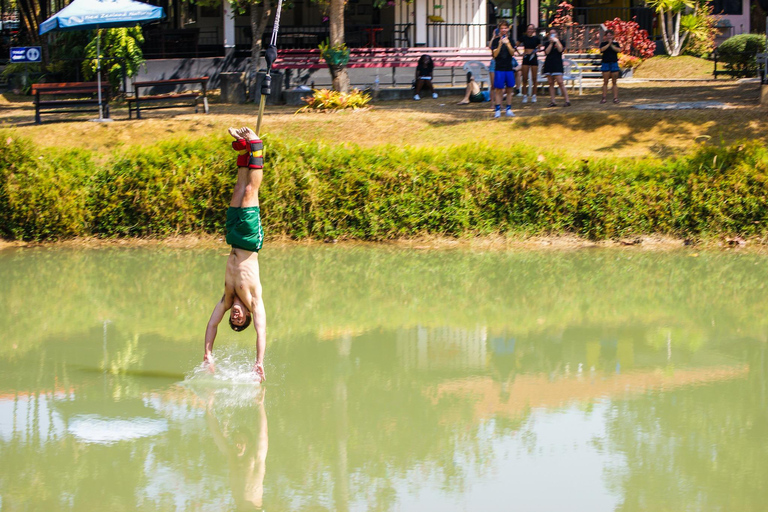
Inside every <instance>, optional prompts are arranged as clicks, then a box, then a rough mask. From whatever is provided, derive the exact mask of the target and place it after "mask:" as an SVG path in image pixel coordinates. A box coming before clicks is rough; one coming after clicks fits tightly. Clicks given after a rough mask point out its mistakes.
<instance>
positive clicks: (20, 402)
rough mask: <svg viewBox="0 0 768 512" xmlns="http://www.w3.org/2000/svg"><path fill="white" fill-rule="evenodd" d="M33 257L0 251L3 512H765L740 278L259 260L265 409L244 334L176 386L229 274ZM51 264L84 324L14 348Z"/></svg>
mask: <svg viewBox="0 0 768 512" xmlns="http://www.w3.org/2000/svg"><path fill="white" fill-rule="evenodd" d="M29 254H30V259H29V260H20V259H16V258H15V257H13V258H11V259H12V260H13V261H10V262H8V261H3V260H2V253H0V274H2V275H3V277H8V278H10V281H3V282H4V283H6V282H10V283H11V286H10V287H5V288H2V289H0V303H2V304H7V305H11V306H12V308H11V313H10V315H9V314H6V315H4V316H2V317H0V324H1V325H2V326H8V327H9V330H8V331H5V334H4V335H3V337H2V338H0V363H1V364H2V368H3V371H2V372H0V454H1V456H2V461H3V463H2V464H0V497H2V508H3V509H6V508H7V509H9V510H26V509H32V510H35V509H39V510H78V511H79V510H91V509H93V510H95V509H103V508H110V509H115V510H201V511H208V510H210V511H214V510H215V511H220V510H238V509H245V510H249V509H251V510H253V509H262V508H263V509H266V510H286V511H288V510H340V511H343V510H350V511H356V510H382V511H384V510H387V511H388V510H394V509H397V510H506V509H509V508H517V509H520V510H534V509H535V510H553V511H554V510H557V511H560V510H565V509H568V510H590V511H601V510H626V511H633V510H638V511H639V510H651V509H653V510H662V509H670V510H736V509H738V510H747V511H749V510H762V509H763V508H764V490H763V484H762V482H764V481H765V479H766V478H768V465H767V463H766V461H768V448H766V444H765V443H764V439H765V437H766V435H768V398H767V397H768V379H767V378H766V375H768V362H767V356H766V339H768V337H767V336H766V327H767V326H766V324H765V318H768V314H766V313H768V301H765V297H764V294H763V292H762V289H763V288H762V286H763V283H764V282H765V280H766V278H768V270H763V267H761V266H756V265H755V262H756V261H760V260H758V259H756V258H757V257H756V256H754V255H747V257H742V256H734V257H732V258H731V257H726V256H723V255H715V256H707V255H705V256H703V259H704V261H703V262H702V261H699V260H697V261H695V262H693V263H692V262H691V261H689V260H690V257H689V256H687V255H685V254H682V255H679V254H667V255H658V254H648V255H645V256H644V255H642V254H634V255H633V256H632V258H631V259H626V258H625V259H624V260H621V259H620V258H618V257H615V256H616V254H618V253H615V252H610V253H609V252H606V253H603V252H595V253H591V254H590V255H589V256H585V255H584V254H576V253H569V254H559V253H544V254H538V255H531V254H525V255H514V254H513V255H508V254H496V255H493V254H490V255H489V254H471V253H456V252H450V253H444V254H437V255H435V254H417V255H413V254H410V253H393V252H391V251H379V250H369V251H357V250H355V251H353V252H351V253H350V252H336V253H334V252H332V251H331V252H326V251H325V250H321V251H319V252H312V251H298V252H292V251H288V252H286V253H284V254H282V253H273V254H272V256H271V257H272V258H273V259H272V263H271V264H272V265H273V270H275V269H278V270H279V271H280V272H277V273H276V274H275V275H276V276H277V277H276V279H277V280H282V281H284V282H285V283H288V284H291V286H293V287H294V288H285V289H283V288H276V289H274V290H272V294H273V297H271V299H272V302H273V303H274V309H275V310H276V311H277V313H275V317H276V319H280V320H279V321H276V322H275V324H276V325H275V332H274V333H273V334H274V336H273V338H272V339H273V340H274V342H273V343H272V344H271V345H270V347H269V353H268V358H269V361H270V364H271V365H273V366H272V368H268V371H270V375H271V377H270V382H268V383H267V386H266V387H265V388H260V387H258V386H253V385H251V384H249V383H241V382H239V381H238V380H237V378H236V376H237V375H239V374H241V373H242V371H241V370H242V369H246V370H247V369H249V363H248V362H249V361H251V360H252V357H253V354H252V350H253V348H252V340H250V341H249V340H247V339H245V341H243V340H244V338H242V337H241V338H237V337H234V336H232V337H230V338H229V339H226V340H222V341H224V343H222V348H221V352H219V353H218V354H217V359H218V361H219V363H218V365H217V371H218V372H217V374H216V375H214V376H210V375H206V374H198V373H195V372H193V373H192V374H191V375H190V377H189V378H186V379H185V378H184V375H185V374H187V373H189V372H190V370H191V369H193V368H196V367H197V365H198V364H199V361H200V356H201V347H202V336H201V334H202V331H201V328H204V325H205V321H206V320H207V299H208V296H209V294H208V293H203V292H201V291H200V290H198V289H197V288H198V287H200V288H205V287H206V286H208V285H207V284H206V283H207V281H206V280H205V279H203V277H202V276H203V275H204V274H205V272H207V268H208V267H209V266H210V267H211V268H214V267H216V268H218V266H217V265H215V263H216V258H218V257H219V255H217V254H202V255H201V254H200V253H195V254H192V255H189V254H186V253H174V252H172V253H168V254H166V255H165V256H163V255H162V254H158V253H154V252H153V253H152V254H147V256H146V258H143V257H142V256H141V255H140V253H135V252H130V253H129V254H119V253H118V254H117V260H118V261H120V262H121V264H123V265H124V266H123V267H122V268H121V267H120V266H119V265H118V266H115V265H114V262H113V259H111V258H106V259H102V256H101V255H99V254H92V253H88V252H87V251H86V252H85V253H76V254H68V253H66V252H65V253H60V254H59V257H60V258H62V259H61V260H60V261H59V260H57V256H56V255H55V254H49V253H44V254H39V253H36V252H34V251H32V252H30V253H29ZM334 254H336V256H334ZM112 255H113V256H114V254H112ZM37 259H39V260H40V261H38V260H37ZM107 262H109V263H107ZM211 262H213V263H214V264H211ZM102 264H105V265H107V267H106V269H105V268H101V267H100V266H101V265H102ZM49 265H58V270H59V272H58V273H56V274H53V273H52V274H50V276H51V277H52V279H54V280H57V281H56V282H57V286H60V288H56V289H55V290H53V293H54V294H58V295H57V300H58V301H60V302H61V303H62V304H63V305H62V309H63V310H64V311H65V312H69V313H71V314H72V316H71V317H67V316H66V315H64V314H63V313H61V312H59V311H57V310H54V311H53V312H52V314H53V315H54V316H55V317H56V321H47V322H46V321H43V320H41V319H39V318H38V319H35V320H36V321H37V322H38V324H37V325H35V326H30V325H29V324H25V325H26V326H25V328H24V329H21V328H20V327H19V326H18V325H16V323H14V320H15V319H20V320H19V322H20V323H21V324H24V322H28V321H30V319H29V318H23V316H18V315H19V312H18V309H19V306H18V304H17V303H23V302H24V301H25V300H27V298H25V297H26V295H25V293H27V292H25V291H24V288H23V287H22V286H21V284H22V281H23V279H22V276H24V275H27V274H28V273H29V272H33V273H34V272H38V271H39V272H43V273H45V272H49V271H48V270H46V269H47V268H48V266H49ZM344 265H347V269H346V270H347V271H348V272H349V274H350V275H351V276H352V277H349V276H347V275H346V274H344V272H341V271H339V270H338V269H339V268H343V266H344ZM92 266H93V267H94V268H91V267H92ZM174 266H176V267H181V268H182V269H183V270H185V271H186V272H188V275H184V276H182V275H176V276H175V277H174V278H173V279H171V278H167V276H166V277H164V276H162V275H161V274H162V272H161V268H165V267H168V268H175V267H174ZM680 268H685V269H687V270H688V271H689V272H690V274H689V275H688V277H686V276H684V275H680V271H679V269H680ZM478 269H479V270H478ZM139 270H140V271H139ZM513 270H514V271H513ZM171 272H172V273H174V272H176V270H171ZM213 275H214V277H215V278H216V279H217V277H216V276H218V274H217V273H216V272H215V271H213ZM725 276H727V279H728V282H734V283H738V285H739V286H740V287H741V291H740V294H735V293H732V292H730V291H728V290H725V291H723V283H724V282H725V281H724V278H725ZM100 279H104V283H103V284H104V287H105V294H104V297H103V300H102V301H101V302H100V303H99V304H95V303H94V308H95V309H94V310H92V311H90V312H88V311H85V312H83V311H80V310H76V308H74V304H76V303H77V302H78V301H80V300H86V297H85V292H86V291H88V292H93V291H94V290H95V289H96V288H97V286H98V284H99V280H100ZM216 279H212V283H211V286H213V285H215V284H217V280H216ZM403 279H406V280H408V282H403V281H402V280H403ZM177 280H178V281H177ZM465 281H466V282H465ZM555 283H560V287H559V288H558V287H555V286H554V285H555ZM112 285H114V286H118V287H119V286H122V287H123V289H122V290H121V291H114V290H111V288H110V287H111V286H112ZM366 286H371V287H372V288H371V289H370V290H368V289H365V287H366ZM628 286H629V287H632V289H631V290H627V289H626V288H625V287H628ZM387 287H389V288H387ZM678 288H682V289H683V291H680V290H679V289H678ZM553 289H556V290H557V293H556V294H553V293H552V292H551V290H553ZM203 291H205V290H203ZM158 296H159V297H160V298H157V297H158ZM670 296H671V298H670ZM141 297H146V298H147V301H146V302H144V303H142V302H141V300H142V299H141ZM180 305H182V306H183V307H180ZM70 306H71V309H70ZM13 308H16V310H15V312H14V310H13ZM175 308H179V311H180V312H179V317H178V318H176V317H174V315H173V311H175V310H176V309H175ZM156 309H159V311H156ZM198 310H199V311H198ZM196 311H198V313H195V312H196ZM198 317H199V318H198ZM169 318H171V319H172V321H169V320H168V319H169ZM106 320H109V322H108V323H107V322H105V321H106ZM195 325H196V326H197V327H198V329H193V328H192V327H194V326H195ZM191 326H192V327H191ZM20 329H21V330H20ZM14 346H16V347H17V348H14ZM230 370H231V371H230ZM219 377H220V378H219ZM206 379H207V380H206ZM267 412H268V413H269V426H270V427H271V429H269V430H268V428H267ZM268 432H269V433H271V436H268ZM267 452H268V453H269V458H268V462H269V465H268V467H269V471H268V472H267V471H266V469H267V464H266V462H267Z"/></svg>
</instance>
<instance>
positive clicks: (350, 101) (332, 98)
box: [297, 89, 371, 113]
mask: <svg viewBox="0 0 768 512" xmlns="http://www.w3.org/2000/svg"><path fill="white" fill-rule="evenodd" d="M304 101H306V102H307V105H306V106H305V107H301V108H300V109H299V110H298V111H297V113H298V112H308V111H310V110H320V111H332V110H345V109H350V110H357V109H359V108H365V107H367V106H368V103H370V101H371V95H370V94H368V93H365V92H363V91H361V90H359V89H352V90H351V91H350V92H338V91H333V90H330V89H315V90H314V92H313V94H312V96H310V97H309V98H304Z"/></svg>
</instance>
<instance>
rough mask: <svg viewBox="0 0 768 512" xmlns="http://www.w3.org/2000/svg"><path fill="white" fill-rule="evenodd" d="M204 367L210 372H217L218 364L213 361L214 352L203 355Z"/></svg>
mask: <svg viewBox="0 0 768 512" xmlns="http://www.w3.org/2000/svg"><path fill="white" fill-rule="evenodd" d="M203 368H205V369H206V371H208V372H209V373H215V372H216V366H215V365H214V363H213V354H211V353H206V354H205V356H204V357H203Z"/></svg>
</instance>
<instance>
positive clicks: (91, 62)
mask: <svg viewBox="0 0 768 512" xmlns="http://www.w3.org/2000/svg"><path fill="white" fill-rule="evenodd" d="M99 33H100V35H101V43H100V45H101V70H102V74H103V75H104V76H106V77H107V79H108V80H109V83H110V85H112V88H113V89H114V90H117V89H118V88H119V86H120V81H121V80H122V78H123V73H125V75H126V76H128V77H132V76H135V75H136V74H137V73H138V72H139V68H140V67H141V65H142V64H144V53H143V52H142V51H141V44H142V43H143V42H144V35H143V34H142V33H141V27H139V26H136V27H132V28H131V27H123V28H109V29H100V30H99ZM96 42H97V41H96V31H94V37H93V39H91V41H90V42H89V43H88V45H87V46H86V47H85V61H83V74H84V75H85V77H86V79H92V78H93V77H95V76H96V66H97V59H96V57H97V55H96V46H97V45H96Z"/></svg>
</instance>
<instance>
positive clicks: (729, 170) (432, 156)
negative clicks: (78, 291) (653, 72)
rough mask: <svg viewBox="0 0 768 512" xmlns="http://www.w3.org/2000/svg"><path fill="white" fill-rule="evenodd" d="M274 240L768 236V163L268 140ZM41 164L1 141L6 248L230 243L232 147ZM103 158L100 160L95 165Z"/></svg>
mask: <svg viewBox="0 0 768 512" xmlns="http://www.w3.org/2000/svg"><path fill="white" fill-rule="evenodd" d="M265 146H266V148H267V164H266V165H267V170H266V171H265V177H264V184H263V186H262V192H261V199H262V210H263V218H264V224H265V230H266V232H267V235H268V236H269V235H273V236H275V235H283V236H288V237H291V238H295V239H304V238H315V239H331V238H333V239H336V238H339V239H360V240H385V239H392V238H398V237H411V236H416V235H427V234H430V235H444V236H451V237H461V236H474V235H488V234H506V235H509V234H511V235H528V234H560V233H569V234H577V235H580V236H584V237H587V238H591V239H606V238H616V237H622V236H630V235H641V234H665V235H673V236H680V237H700V236H701V237H707V236H716V235H722V234H729V235H735V234H740V235H743V236H758V235H765V234H768V229H766V227H765V221H766V216H767V215H768V194H766V181H767V180H768V150H766V148H764V147H762V146H760V145H759V144H757V143H746V144H744V145H739V146H732V147H715V146H702V147H701V148H699V149H697V150H696V151H694V152H693V153H692V154H691V155H688V156H683V157H680V158H677V159H670V160H665V161H661V160H656V159H639V160H636V159H609V158H600V159H593V160H589V161H587V160H579V159H574V158H571V157H567V156H563V155H559V154H553V153H546V152H540V151H538V150H535V149H532V148H528V149H522V150H516V151H515V152H514V153H511V152H510V151H509V150H498V149H492V148H490V147H488V146H484V145H467V146H454V147H447V148H446V147H442V148H413V147H406V148H399V147H392V146H382V147H376V148H358V147H341V146H327V145H323V144H319V143H296V142H289V141H286V140H275V139H268V140H266V141H265ZM96 156H97V155H96V154H91V153H89V152H86V151H82V150H64V149H61V150H54V151H49V150H46V151H45V154H44V155H43V154H41V153H40V151H39V150H38V149H37V148H35V147H34V146H33V145H32V143H31V142H29V141H27V140H24V139H20V138H18V137H16V136H15V135H14V133H12V132H5V133H0V236H2V237H4V238H7V239H20V240H43V239H59V238H67V237H74V236H99V237H133V236H160V237H162V236H168V235H174V234H185V233H193V232H206V233H223V231H224V221H225V209H226V207H227V205H228V203H229V197H230V194H231V191H232V186H233V184H234V181H235V178H236V171H235V169H234V156H233V153H232V151H231V150H230V149H229V144H228V142H226V141H225V140H224V139H221V138H205V139H199V140H191V141H190V140H178V141H172V142H163V143H159V144H156V145H153V146H150V147H137V148H132V149H129V150H127V151H125V152H122V153H115V154H114V155H112V156H111V157H110V158H108V159H106V160H105V163H103V164H102V163H98V162H97V160H96ZM99 156H103V155H99Z"/></svg>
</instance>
